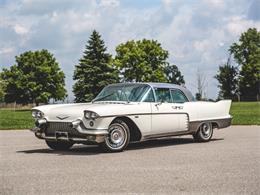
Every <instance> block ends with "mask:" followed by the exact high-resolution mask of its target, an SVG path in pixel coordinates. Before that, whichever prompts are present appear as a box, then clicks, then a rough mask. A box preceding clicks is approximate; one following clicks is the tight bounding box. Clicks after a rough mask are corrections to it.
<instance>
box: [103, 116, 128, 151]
mask: <svg viewBox="0 0 260 195" xmlns="http://www.w3.org/2000/svg"><path fill="white" fill-rule="evenodd" d="M108 132H109V133H108V135H107V137H106V138H105V141H104V142H103V143H102V144H101V147H102V148H103V150H105V151H107V152H121V151H123V150H124V149H125V148H126V147H127V145H128V144H129V141H130V130H129V127H128V126H127V124H126V123H125V122H124V121H122V120H115V121H114V122H113V123H112V124H111V125H110V126H109V129H108Z"/></svg>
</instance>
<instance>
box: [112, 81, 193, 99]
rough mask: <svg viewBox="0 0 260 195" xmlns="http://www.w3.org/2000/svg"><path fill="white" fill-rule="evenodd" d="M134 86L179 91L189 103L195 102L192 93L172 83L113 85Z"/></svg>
mask: <svg viewBox="0 0 260 195" xmlns="http://www.w3.org/2000/svg"><path fill="white" fill-rule="evenodd" d="M134 84H146V85H149V86H150V87H152V88H154V89H155V88H170V89H179V90H181V91H182V92H183V93H184V95H185V96H186V97H187V98H188V100H189V101H194V100H195V99H194V97H193V95H192V93H191V92H190V91H189V90H188V89H186V88H185V87H182V86H180V85H176V84H171V83H154V82H136V83H130V82H129V83H127V82H126V83H116V84H112V85H134Z"/></svg>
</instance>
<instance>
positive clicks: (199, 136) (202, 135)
mask: <svg viewBox="0 0 260 195" xmlns="http://www.w3.org/2000/svg"><path fill="white" fill-rule="evenodd" d="M212 135H213V128H212V124H211V123H203V124H201V125H200V127H199V130H198V131H197V133H196V134H194V135H193V138H194V139H195V140H196V141H199V142H207V141H209V140H210V139H211V137H212Z"/></svg>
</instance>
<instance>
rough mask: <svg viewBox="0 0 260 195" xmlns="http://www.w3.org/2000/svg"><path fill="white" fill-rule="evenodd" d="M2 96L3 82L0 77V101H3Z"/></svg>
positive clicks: (3, 92) (3, 95)
mask: <svg viewBox="0 0 260 195" xmlns="http://www.w3.org/2000/svg"><path fill="white" fill-rule="evenodd" d="M0 75H1V73H0ZM4 97H5V82H4V81H3V80H2V79H1V77H0V102H3V101H4Z"/></svg>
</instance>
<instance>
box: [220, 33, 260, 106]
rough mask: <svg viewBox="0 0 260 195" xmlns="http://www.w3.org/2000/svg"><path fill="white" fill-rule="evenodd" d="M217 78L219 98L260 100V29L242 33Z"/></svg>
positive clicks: (231, 48) (230, 49) (221, 66)
mask: <svg viewBox="0 0 260 195" xmlns="http://www.w3.org/2000/svg"><path fill="white" fill-rule="evenodd" d="M232 61H234V64H233V63H232ZM215 78H216V79H217V80H218V82H219V85H218V87H219V88H220V91H219V99H233V100H238V101H240V100H242V101H256V100H257V101H259V100H260V31H258V30H257V29H256V28H249V29H248V30H247V31H246V32H244V33H242V34H241V36H240V38H239V41H238V42H237V43H233V44H232V45H231V46H230V48H229V57H228V59H227V62H226V63H225V64H223V65H220V66H219V69H218V73H217V74H216V76H215Z"/></svg>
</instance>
